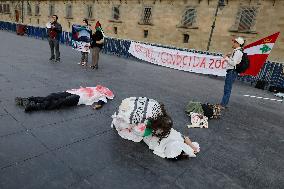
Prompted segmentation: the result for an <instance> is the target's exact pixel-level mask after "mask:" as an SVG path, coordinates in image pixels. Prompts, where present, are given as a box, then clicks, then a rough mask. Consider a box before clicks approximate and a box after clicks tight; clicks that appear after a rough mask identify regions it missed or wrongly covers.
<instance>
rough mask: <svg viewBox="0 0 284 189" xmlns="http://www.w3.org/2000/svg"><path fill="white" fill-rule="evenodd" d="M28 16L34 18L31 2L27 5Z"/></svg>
mask: <svg viewBox="0 0 284 189" xmlns="http://www.w3.org/2000/svg"><path fill="white" fill-rule="evenodd" d="M27 15H28V16H32V7H31V5H30V3H29V2H28V4H27Z"/></svg>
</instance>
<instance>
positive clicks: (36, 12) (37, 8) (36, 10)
mask: <svg viewBox="0 0 284 189" xmlns="http://www.w3.org/2000/svg"><path fill="white" fill-rule="evenodd" d="M35 16H39V4H36V5H35Z"/></svg>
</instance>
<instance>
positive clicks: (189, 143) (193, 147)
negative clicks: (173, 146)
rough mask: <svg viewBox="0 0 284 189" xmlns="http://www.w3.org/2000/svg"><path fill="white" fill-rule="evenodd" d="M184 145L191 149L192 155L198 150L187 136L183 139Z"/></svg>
mask: <svg viewBox="0 0 284 189" xmlns="http://www.w3.org/2000/svg"><path fill="white" fill-rule="evenodd" d="M184 143H185V144H187V145H189V146H190V147H191V148H192V149H193V151H194V153H197V152H198V149H197V148H196V147H195V146H194V145H193V144H192V142H191V140H190V138H189V137H187V136H185V137H184Z"/></svg>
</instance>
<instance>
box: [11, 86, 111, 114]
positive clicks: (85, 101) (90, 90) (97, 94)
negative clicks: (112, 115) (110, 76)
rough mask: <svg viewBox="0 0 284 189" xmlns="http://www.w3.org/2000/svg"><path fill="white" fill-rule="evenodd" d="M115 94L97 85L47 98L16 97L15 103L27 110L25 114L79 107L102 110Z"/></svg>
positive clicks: (55, 94)
mask: <svg viewBox="0 0 284 189" xmlns="http://www.w3.org/2000/svg"><path fill="white" fill-rule="evenodd" d="M113 97H114V94H113V92H112V91H111V90H109V89H108V88H106V87H104V86H102V85H97V86H96V87H80V88H79V89H70V90H67V91H63V92H57V93H51V94H49V95H48V96H45V97H34V96H31V97H28V98H22V97H16V98H15V102H16V104H17V105H19V106H23V107H24V108H25V112H31V111H38V110H53V109H60V108H63V107H70V106H77V105H91V106H92V107H93V108H94V109H100V108H101V107H102V106H103V105H104V104H105V103H107V99H113Z"/></svg>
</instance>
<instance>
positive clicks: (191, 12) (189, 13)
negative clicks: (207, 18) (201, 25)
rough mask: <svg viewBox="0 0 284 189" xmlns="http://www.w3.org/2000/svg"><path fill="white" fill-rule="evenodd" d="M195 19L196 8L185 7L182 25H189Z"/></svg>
mask: <svg viewBox="0 0 284 189" xmlns="http://www.w3.org/2000/svg"><path fill="white" fill-rule="evenodd" d="M195 20H196V9H195V8H187V9H186V10H185V12H184V13H183V16H182V22H181V24H182V26H184V27H191V26H192V25H193V24H194V23H195Z"/></svg>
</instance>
